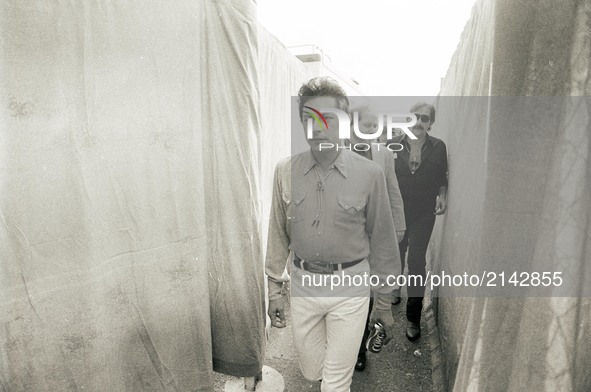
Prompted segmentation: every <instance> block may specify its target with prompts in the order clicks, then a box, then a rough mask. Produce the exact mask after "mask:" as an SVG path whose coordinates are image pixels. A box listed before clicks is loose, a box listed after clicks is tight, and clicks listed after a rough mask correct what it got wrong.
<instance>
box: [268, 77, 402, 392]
mask: <svg viewBox="0 0 591 392" xmlns="http://www.w3.org/2000/svg"><path fill="white" fill-rule="evenodd" d="M298 95H299V112H300V119H301V120H302V124H303V126H304V129H306V127H307V125H308V122H309V119H313V120H316V118H317V117H318V114H321V115H322V120H323V121H313V135H312V138H311V139H308V140H307V141H308V144H309V145H310V150H308V151H306V152H304V153H301V154H297V155H295V156H293V157H291V158H289V159H286V160H283V161H281V162H279V163H278V164H277V167H276V168H275V177H274V184H273V202H272V207H271V217H270V222H269V237H268V247H267V257H266V273H267V276H268V287H269V310H268V314H269V317H271V323H272V325H273V326H274V327H278V328H282V327H285V326H286V317H285V309H286V296H285V293H286V290H285V288H284V284H285V283H286V282H285V279H284V274H283V272H284V270H285V267H286V261H287V262H288V263H289V264H290V265H291V315H292V317H291V319H292V328H293V337H294V344H295V348H296V351H297V354H298V360H299V363H300V368H301V370H302V373H303V375H304V377H305V378H307V379H309V380H322V386H321V389H322V391H331V392H341V391H345V392H346V391H349V390H350V385H351V380H352V376H353V369H354V366H355V362H356V358H357V352H358V348H359V344H360V342H361V339H362V336H363V331H364V328H365V324H366V318H367V312H368V302H369V295H370V287H369V285H362V286H347V285H344V284H343V285H340V286H337V287H332V286H331V287H327V286H326V285H324V286H323V287H312V286H311V285H306V284H305V282H306V278H308V279H316V281H319V279H322V278H331V279H332V277H334V276H336V275H338V276H341V277H344V276H347V277H350V278H353V277H361V276H363V275H364V274H365V275H368V274H370V273H371V274H372V275H375V276H377V278H378V281H379V283H378V284H377V285H375V287H371V290H372V291H373V295H374V299H375V300H374V306H373V310H372V313H371V320H372V322H380V323H382V325H383V326H384V328H385V331H386V339H385V341H384V343H385V344H386V343H387V342H388V341H389V340H390V339H391V337H392V335H393V332H392V331H393V325H394V321H393V319H392V313H391V294H392V289H393V287H392V286H389V285H388V284H387V283H388V282H387V281H386V278H387V277H388V276H389V275H395V274H397V273H399V271H400V255H399V252H398V250H397V246H396V242H394V241H392V238H395V235H396V234H395V228H394V222H393V219H392V214H391V212H390V202H389V198H388V192H387V188H386V181H385V178H384V174H383V171H382V169H381V168H380V166H379V165H378V164H376V163H374V162H372V161H369V160H367V159H365V158H362V157H360V156H358V155H357V154H355V153H353V152H351V151H348V150H346V149H337V148H336V146H337V145H339V139H338V136H339V135H338V129H339V122H338V118H337V116H336V115H335V114H334V113H333V112H331V111H330V110H325V109H327V108H337V109H340V110H343V111H344V112H345V113H347V112H348V110H347V109H348V104H349V102H348V99H347V96H346V94H345V92H344V91H343V89H342V88H341V87H340V86H339V85H338V84H337V83H336V82H334V81H332V80H331V79H327V78H316V79H312V80H310V81H309V82H308V83H306V84H304V85H303V86H302V88H301V89H300V91H299V94H298ZM321 143H322V144H323V145H324V146H326V145H330V144H331V145H332V146H333V147H332V148H320V146H321Z"/></svg>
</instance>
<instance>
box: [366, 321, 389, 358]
mask: <svg viewBox="0 0 591 392" xmlns="http://www.w3.org/2000/svg"><path fill="white" fill-rule="evenodd" d="M384 339H386V334H385V333H384V327H382V324H380V323H377V324H375V325H374V326H373V328H372V329H371V332H370V334H369V337H368V338H367V341H366V342H365V348H367V349H368V350H369V351H371V352H372V353H379V352H380V351H381V350H382V345H383V344H384Z"/></svg>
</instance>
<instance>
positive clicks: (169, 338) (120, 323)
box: [0, 0, 289, 392]
mask: <svg viewBox="0 0 591 392" xmlns="http://www.w3.org/2000/svg"><path fill="white" fill-rule="evenodd" d="M0 7H1V8H0V47H1V54H0V70H1V73H0V86H1V87H2V90H3V92H4V94H2V105H1V106H0V107H1V109H0V110H1V113H0V121H1V124H0V125H1V130H2V131H1V132H0V138H1V139H0V146H1V148H2V153H1V154H0V209H1V215H0V259H1V260H2V262H1V263H0V279H1V281H0V320H1V322H2V328H1V329H0V354H1V356H0V390H1V391H3V392H4V391H6V392H9V391H10V392H12V391H52V392H54V391H74V390H75V391H79V390H88V391H105V390H108V391H210V390H212V388H213V370H214V369H215V370H218V371H221V372H225V373H228V374H233V375H238V376H249V375H254V374H256V373H258V371H259V370H260V369H261V368H262V360H263V356H264V326H265V312H264V283H263V282H264V280H263V265H262V260H263V257H262V251H261V249H262V236H261V227H262V221H263V220H264V219H263V218H262V213H261V204H260V201H259V196H260V190H261V188H260V187H261V180H260V178H261V147H260V145H259V143H260V140H261V133H260V129H261V121H263V118H262V117H261V116H260V110H261V108H260V105H261V102H260V101H259V99H260V96H259V95H258V91H259V87H260V85H259V79H258V78H259V75H258V73H257V72H258V63H257V59H258V52H257V51H258V46H257V40H258V32H257V28H256V19H255V5H254V3H253V2H252V1H250V0H234V1H222V0H217V1H214V0H205V1H181V0H174V1H166V2H163V1H159V2H142V3H134V2H128V1H117V0H111V1H100V2H92V1H81V2H67V1H58V2H50V3H47V2H44V1H39V0H37V1H32V2H20V1H5V2H3V3H2V5H1V6H0ZM277 61H279V60H277ZM282 93H283V92H282ZM267 132H268V131H267ZM288 138H289V137H288V136H286V138H285V139H284V140H289V139H288ZM282 143H285V142H282ZM266 159H267V161H266V162H267V163H265V165H269V163H268V162H269V161H270V158H266Z"/></svg>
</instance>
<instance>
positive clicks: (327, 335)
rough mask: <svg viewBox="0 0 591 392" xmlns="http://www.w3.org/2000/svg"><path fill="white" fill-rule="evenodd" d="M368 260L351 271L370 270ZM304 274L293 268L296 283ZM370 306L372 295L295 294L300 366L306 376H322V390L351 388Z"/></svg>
mask: <svg viewBox="0 0 591 392" xmlns="http://www.w3.org/2000/svg"><path fill="white" fill-rule="evenodd" d="M366 263H367V262H364V263H362V264H365V265H363V266H361V265H360V266H359V267H357V266H354V267H351V270H352V271H350V272H353V273H359V271H355V270H357V269H359V270H360V271H363V270H368V269H369V268H368V265H367V264H366ZM355 267H357V268H355ZM295 270H298V271H295ZM354 271H355V272H354ZM301 273H302V270H299V269H298V268H295V267H294V268H293V270H292V285H294V284H296V285H297V283H296V282H297V279H298V276H299V275H300V274H301ZM294 278H295V279H294ZM296 291H297V290H296ZM363 291H369V290H368V289H362V292H363ZM340 294H345V292H341V293H340ZM368 294H369V293H368ZM368 309H369V296H368V295H364V296H353V297H343V296H341V297H334V296H330V297H312V296H293V295H292V296H291V320H292V328H293V340H294V344H295V348H296V352H297V355H298V360H299V363H300V368H301V369H302V373H303V374H304V377H305V378H306V379H308V380H320V379H322V386H321V390H322V392H348V391H350V387H351V381H352V379H353V371H354V368H355V362H357V353H358V351H359V345H360V344H361V339H362V337H363V332H364V329H365V323H366V319H367V312H368Z"/></svg>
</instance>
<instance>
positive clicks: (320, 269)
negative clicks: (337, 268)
mask: <svg viewBox="0 0 591 392" xmlns="http://www.w3.org/2000/svg"><path fill="white" fill-rule="evenodd" d="M306 264H308V271H310V272H312V273H314V274H330V275H332V274H333V273H334V269H333V265H332V264H326V263H318V262H313V261H307V262H306Z"/></svg>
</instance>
